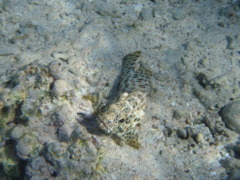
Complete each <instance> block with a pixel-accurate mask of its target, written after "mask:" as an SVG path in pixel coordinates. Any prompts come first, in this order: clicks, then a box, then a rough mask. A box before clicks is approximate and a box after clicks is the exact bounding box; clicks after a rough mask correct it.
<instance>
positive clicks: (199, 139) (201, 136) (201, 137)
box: [196, 133, 205, 144]
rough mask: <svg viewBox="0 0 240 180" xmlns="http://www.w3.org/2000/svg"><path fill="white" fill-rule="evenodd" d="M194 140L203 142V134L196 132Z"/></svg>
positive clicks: (199, 142)
mask: <svg viewBox="0 0 240 180" xmlns="http://www.w3.org/2000/svg"><path fill="white" fill-rule="evenodd" d="M196 142H197V143H198V144H204V142H205V139H204V135H203V134H202V133H198V134H197V136H196Z"/></svg>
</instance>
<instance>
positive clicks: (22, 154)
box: [16, 135, 39, 160]
mask: <svg viewBox="0 0 240 180" xmlns="http://www.w3.org/2000/svg"><path fill="white" fill-rule="evenodd" d="M38 150H39V146H38V143H37V139H36V137H33V136H31V135H25V136H24V137H23V138H22V139H20V140H19V141H18V142H17V145H16V151H17V155H18V157H19V158H21V159H23V160H27V159H29V158H32V157H35V156H37V155H38Z"/></svg>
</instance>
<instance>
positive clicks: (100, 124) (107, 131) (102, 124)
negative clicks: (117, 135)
mask: <svg viewBox="0 0 240 180" xmlns="http://www.w3.org/2000/svg"><path fill="white" fill-rule="evenodd" d="M99 127H100V128H101V129H102V130H103V131H104V132H106V133H107V134H110V130H109V129H108V127H107V125H106V123H105V122H104V121H102V120H101V119H99Z"/></svg>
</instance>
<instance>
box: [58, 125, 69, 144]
mask: <svg viewBox="0 0 240 180" xmlns="http://www.w3.org/2000/svg"><path fill="white" fill-rule="evenodd" d="M70 135H71V129H70V128H69V127H68V126H61V127H59V128H58V131H57V136H58V139H59V141H60V142H67V141H69V139H70Z"/></svg>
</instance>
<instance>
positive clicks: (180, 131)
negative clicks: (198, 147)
mask: <svg viewBox="0 0 240 180" xmlns="http://www.w3.org/2000/svg"><path fill="white" fill-rule="evenodd" d="M177 136H178V137H179V138H181V139H186V138H187V136H188V134H187V131H186V130H185V129H183V128H181V129H178V130H177Z"/></svg>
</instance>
